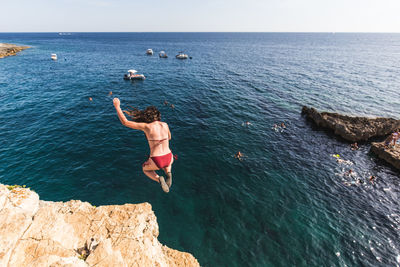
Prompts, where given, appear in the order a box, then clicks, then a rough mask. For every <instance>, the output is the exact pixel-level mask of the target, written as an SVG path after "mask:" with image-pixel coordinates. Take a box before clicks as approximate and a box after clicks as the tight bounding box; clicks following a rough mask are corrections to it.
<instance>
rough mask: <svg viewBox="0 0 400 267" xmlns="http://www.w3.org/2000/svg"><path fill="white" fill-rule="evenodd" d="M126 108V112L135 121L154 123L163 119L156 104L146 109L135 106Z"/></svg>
mask: <svg viewBox="0 0 400 267" xmlns="http://www.w3.org/2000/svg"><path fill="white" fill-rule="evenodd" d="M131 108H132V109H128V110H124V112H125V113H126V114H127V115H128V116H129V117H131V118H132V120H133V121H135V122H145V123H152V122H153V121H160V120H161V113H160V111H158V109H157V108H156V107H155V106H149V107H147V108H146V109H145V110H139V109H137V108H135V107H131Z"/></svg>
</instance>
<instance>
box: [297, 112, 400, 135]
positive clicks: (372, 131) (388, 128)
mask: <svg viewBox="0 0 400 267" xmlns="http://www.w3.org/2000/svg"><path fill="white" fill-rule="evenodd" d="M301 113H302V114H303V115H305V116H306V117H307V118H308V119H310V120H312V121H313V122H315V124H317V126H319V127H322V128H325V129H329V130H331V131H333V132H334V133H335V134H336V135H339V136H340V137H342V138H343V139H345V140H347V141H350V142H358V141H368V140H369V139H371V138H373V137H383V136H387V135H389V134H391V133H393V132H394V131H396V130H397V129H399V128H400V120H395V119H392V118H379V117H378V118H366V117H351V116H347V115H341V114H338V113H330V112H318V111H317V110H316V109H315V108H310V107H306V106H304V107H303V108H302V110H301Z"/></svg>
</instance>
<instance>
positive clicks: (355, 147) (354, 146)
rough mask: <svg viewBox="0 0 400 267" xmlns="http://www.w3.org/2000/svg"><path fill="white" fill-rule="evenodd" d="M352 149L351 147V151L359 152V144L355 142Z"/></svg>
mask: <svg viewBox="0 0 400 267" xmlns="http://www.w3.org/2000/svg"><path fill="white" fill-rule="evenodd" d="M350 147H351V150H358V148H359V147H358V144H357V142H355V143H354V144H351V145H350Z"/></svg>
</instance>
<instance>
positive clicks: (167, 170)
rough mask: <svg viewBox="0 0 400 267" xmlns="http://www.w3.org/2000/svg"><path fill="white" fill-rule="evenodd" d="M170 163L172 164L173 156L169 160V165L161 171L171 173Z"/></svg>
mask: <svg viewBox="0 0 400 267" xmlns="http://www.w3.org/2000/svg"><path fill="white" fill-rule="evenodd" d="M172 163H174V156H172V158H171V163H170V164H169V165H168V166H167V167H165V168H163V171H164V172H165V173H169V172H171V171H172Z"/></svg>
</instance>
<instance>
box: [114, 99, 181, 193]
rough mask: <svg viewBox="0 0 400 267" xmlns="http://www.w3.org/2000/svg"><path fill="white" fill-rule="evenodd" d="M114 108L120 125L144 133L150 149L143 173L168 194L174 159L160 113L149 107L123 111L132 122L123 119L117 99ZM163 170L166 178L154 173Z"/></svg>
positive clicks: (166, 126)
mask: <svg viewBox="0 0 400 267" xmlns="http://www.w3.org/2000/svg"><path fill="white" fill-rule="evenodd" d="M113 104H114V107H115V109H116V111H117V115H118V118H119V120H120V121H121V123H122V124H123V125H124V126H126V127H129V128H132V129H135V130H141V131H143V132H144V134H145V136H146V139H147V142H148V144H149V147H150V157H149V159H148V160H147V161H146V162H145V163H143V165H142V167H143V173H144V174H145V175H146V176H147V177H149V178H150V179H152V180H154V181H156V182H157V183H160V184H161V188H162V190H164V192H166V193H168V192H169V189H170V188H171V185H172V173H171V170H172V163H173V162H174V157H173V155H172V152H171V150H170V148H169V140H171V132H170V131H169V127H168V124H167V123H165V122H162V121H161V113H160V112H159V111H158V110H157V108H156V107H154V106H150V107H147V108H146V109H145V110H138V109H133V110H128V111H124V112H125V113H127V114H128V115H129V116H130V117H131V118H132V121H130V120H128V119H127V118H126V117H125V114H124V112H122V110H121V107H120V104H121V103H120V101H119V99H118V98H114V100H113ZM160 169H161V170H163V171H164V172H165V174H166V176H167V178H166V179H164V177H163V176H159V175H158V174H157V173H156V172H155V171H157V170H160Z"/></svg>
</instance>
